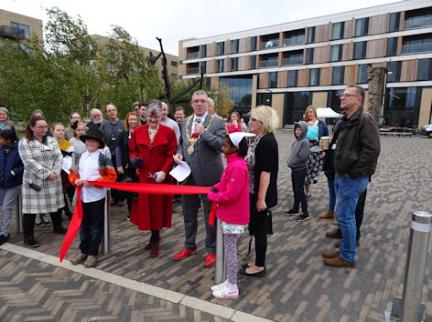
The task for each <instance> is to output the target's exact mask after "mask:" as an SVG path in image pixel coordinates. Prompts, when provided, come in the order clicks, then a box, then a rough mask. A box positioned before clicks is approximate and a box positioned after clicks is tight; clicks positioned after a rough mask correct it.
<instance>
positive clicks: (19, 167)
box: [0, 141, 24, 188]
mask: <svg viewBox="0 0 432 322" xmlns="http://www.w3.org/2000/svg"><path fill="white" fill-rule="evenodd" d="M11 170H13V171H14V173H15V175H12V173H11ZM23 172H24V165H23V163H22V161H21V158H20V156H19V154H18V141H16V142H15V143H13V144H11V145H10V147H9V151H8V152H6V149H5V148H4V147H3V146H0V188H12V187H15V186H19V185H21V184H22V177H23Z"/></svg>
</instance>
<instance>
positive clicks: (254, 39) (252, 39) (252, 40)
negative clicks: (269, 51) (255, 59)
mask: <svg viewBox="0 0 432 322" xmlns="http://www.w3.org/2000/svg"><path fill="white" fill-rule="evenodd" d="M250 50H251V51H254V50H257V37H250Z"/></svg>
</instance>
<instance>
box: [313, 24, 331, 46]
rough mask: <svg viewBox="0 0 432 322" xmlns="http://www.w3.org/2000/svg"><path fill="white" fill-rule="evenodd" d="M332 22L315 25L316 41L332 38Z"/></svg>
mask: <svg viewBox="0 0 432 322" xmlns="http://www.w3.org/2000/svg"><path fill="white" fill-rule="evenodd" d="M330 30H331V23H327V24H325V25H321V26H316V27H315V42H316V43H317V42H323V41H328V40H330Z"/></svg>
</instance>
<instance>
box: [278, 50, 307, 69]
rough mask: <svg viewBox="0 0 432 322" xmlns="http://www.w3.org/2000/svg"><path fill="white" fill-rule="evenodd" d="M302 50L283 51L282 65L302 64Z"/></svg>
mask: <svg viewBox="0 0 432 322" xmlns="http://www.w3.org/2000/svg"><path fill="white" fill-rule="evenodd" d="M302 64H303V50H295V51H288V52H285V53H283V58H282V65H284V66H288V65H302Z"/></svg>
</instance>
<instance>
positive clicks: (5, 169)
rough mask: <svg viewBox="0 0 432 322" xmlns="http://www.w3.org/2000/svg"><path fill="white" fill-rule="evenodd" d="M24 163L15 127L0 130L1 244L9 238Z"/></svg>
mask: <svg viewBox="0 0 432 322" xmlns="http://www.w3.org/2000/svg"><path fill="white" fill-rule="evenodd" d="M23 172H24V165H23V163H22V161H21V158H20V156H19V153H18V137H17V134H16V132H15V129H14V128H13V127H10V128H8V127H4V128H3V129H1V130H0V245H2V244H3V243H5V242H7V241H8V240H9V226H10V221H11V217H12V207H13V206H14V205H15V200H16V198H17V197H18V194H19V192H20V190H21V184H22V177H23Z"/></svg>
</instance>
